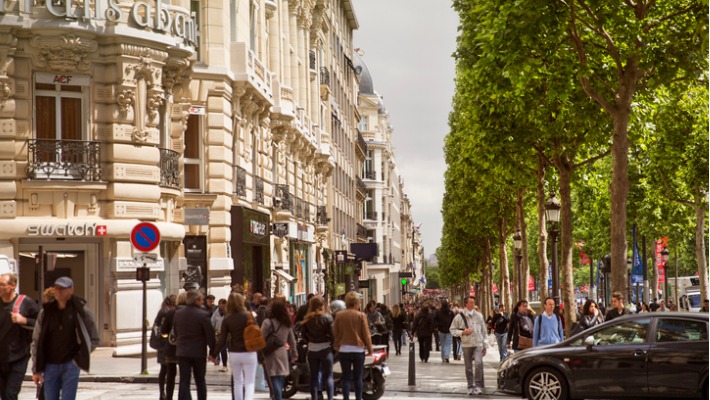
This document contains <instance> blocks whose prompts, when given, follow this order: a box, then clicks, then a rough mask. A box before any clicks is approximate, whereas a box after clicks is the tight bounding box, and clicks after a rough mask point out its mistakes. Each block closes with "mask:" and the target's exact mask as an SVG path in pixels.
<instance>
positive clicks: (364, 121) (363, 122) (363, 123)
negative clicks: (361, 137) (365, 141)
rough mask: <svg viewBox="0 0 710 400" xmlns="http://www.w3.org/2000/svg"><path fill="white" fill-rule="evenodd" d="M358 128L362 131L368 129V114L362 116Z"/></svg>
mask: <svg viewBox="0 0 710 400" xmlns="http://www.w3.org/2000/svg"><path fill="white" fill-rule="evenodd" d="M357 129H359V130H360V132H364V131H366V130H367V115H366V116H364V117H362V118H360V123H359V124H358V125H357Z"/></svg>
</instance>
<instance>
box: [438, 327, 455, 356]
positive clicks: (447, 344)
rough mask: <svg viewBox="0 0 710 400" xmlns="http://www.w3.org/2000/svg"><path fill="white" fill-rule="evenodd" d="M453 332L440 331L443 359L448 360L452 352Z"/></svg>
mask: <svg viewBox="0 0 710 400" xmlns="http://www.w3.org/2000/svg"><path fill="white" fill-rule="evenodd" d="M451 341H452V336H451V333H441V332H439V342H440V343H441V361H444V360H448V359H449V354H450V353H451Z"/></svg>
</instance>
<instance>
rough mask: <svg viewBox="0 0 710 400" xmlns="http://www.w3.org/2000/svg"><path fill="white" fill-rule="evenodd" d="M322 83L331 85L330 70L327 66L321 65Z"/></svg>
mask: <svg viewBox="0 0 710 400" xmlns="http://www.w3.org/2000/svg"><path fill="white" fill-rule="evenodd" d="M320 84H321V85H325V86H328V87H330V71H329V70H328V68H327V67H320Z"/></svg>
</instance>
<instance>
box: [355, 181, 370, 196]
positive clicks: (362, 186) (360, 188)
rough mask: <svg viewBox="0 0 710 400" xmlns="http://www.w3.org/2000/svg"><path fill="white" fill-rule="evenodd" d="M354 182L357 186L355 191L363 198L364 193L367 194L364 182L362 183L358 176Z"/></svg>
mask: <svg viewBox="0 0 710 400" xmlns="http://www.w3.org/2000/svg"><path fill="white" fill-rule="evenodd" d="M355 182H356V184H357V190H358V191H359V192H360V194H362V195H363V196H365V192H367V186H365V182H363V181H362V178H360V177H359V176H358V177H357V179H356V181H355Z"/></svg>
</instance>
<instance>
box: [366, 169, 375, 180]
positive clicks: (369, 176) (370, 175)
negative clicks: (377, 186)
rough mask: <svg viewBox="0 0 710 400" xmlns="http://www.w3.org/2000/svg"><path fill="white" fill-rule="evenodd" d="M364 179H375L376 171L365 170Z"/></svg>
mask: <svg viewBox="0 0 710 400" xmlns="http://www.w3.org/2000/svg"><path fill="white" fill-rule="evenodd" d="M365 179H369V180H371V181H375V180H377V172H376V171H365Z"/></svg>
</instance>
